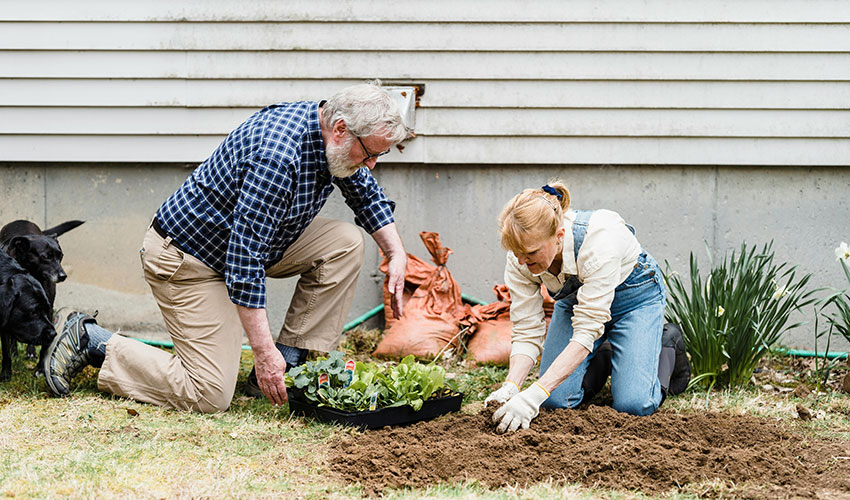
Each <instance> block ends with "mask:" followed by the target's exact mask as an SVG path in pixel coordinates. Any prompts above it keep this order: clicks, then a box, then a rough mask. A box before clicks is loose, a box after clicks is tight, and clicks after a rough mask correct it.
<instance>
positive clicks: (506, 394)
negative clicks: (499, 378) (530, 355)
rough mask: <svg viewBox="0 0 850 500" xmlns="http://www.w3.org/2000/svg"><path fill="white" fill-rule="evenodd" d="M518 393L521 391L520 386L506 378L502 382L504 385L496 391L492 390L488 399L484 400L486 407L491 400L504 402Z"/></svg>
mask: <svg viewBox="0 0 850 500" xmlns="http://www.w3.org/2000/svg"><path fill="white" fill-rule="evenodd" d="M517 393H519V386H518V385H517V383H516V382H511V381H510V380H505V381H504V382H502V387H499V388H498V389H496V390H495V391H493V392H491V393H490V395H489V396H487V399H485V400H484V408H487V404H488V403H490V402H491V401H493V402H496V403H500V404H501V403H504V402H505V401H507V400H509V399H511V398H512V397H514V396H515V395H516V394H517Z"/></svg>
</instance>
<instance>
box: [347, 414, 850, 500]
mask: <svg viewBox="0 0 850 500" xmlns="http://www.w3.org/2000/svg"><path fill="white" fill-rule="evenodd" d="M493 411H494V409H493V408H487V409H485V410H484V411H482V412H481V413H479V414H476V415H464V414H459V413H456V414H452V415H446V416H444V417H441V418H438V419H436V420H432V421H429V422H420V423H418V424H414V425H411V426H408V427H399V428H384V429H381V430H377V431H369V432H364V433H362V434H355V435H351V436H345V437H343V438H341V441H340V442H339V443H338V446H334V452H333V454H332V456H331V468H332V469H333V470H337V471H340V472H339V474H341V475H342V477H343V479H344V480H345V481H348V482H360V483H361V484H362V485H363V487H364V488H365V490H366V492H367V493H368V494H371V495H378V494H380V493H381V492H383V491H384V490H386V489H387V488H400V487H426V486H429V485H436V484H438V483H456V482H462V481H464V480H467V479H469V480H472V479H475V480H477V481H479V482H480V483H482V484H484V485H487V486H488V487H491V488H499V487H506V486H511V485H514V484H519V485H520V486H523V485H530V484H533V483H537V482H541V481H549V480H553V481H555V482H568V483H573V482H576V483H581V484H584V485H587V486H598V487H604V488H612V489H618V490H637V491H641V492H644V493H648V494H657V493H661V492H665V491H669V490H678V491H691V492H693V491H700V495H702V496H716V494H712V493H711V492H708V493H704V492H703V491H702V490H703V489H704V488H703V487H701V486H698V485H700V484H706V483H711V482H714V484H734V485H735V488H736V491H737V493H736V494H735V495H734V496H740V495H742V496H745V497H747V496H752V497H755V498H814V497H816V496H817V495H818V491H820V492H821V493H822V492H824V491H829V492H838V493H839V494H840V495H850V460H835V459H834V457H845V456H850V443H848V442H847V441H828V440H818V439H815V438H812V437H810V436H806V437H803V436H802V435H801V434H800V433H802V432H803V431H802V430H799V429H797V430H795V428H794V425H793V424H792V423H790V422H782V421H777V420H775V419H764V418H756V417H752V416H747V415H730V414H720V413H687V414H678V413H673V412H666V411H663V410H662V411H660V412H658V413H656V414H654V415H652V416H648V417H634V416H630V415H626V414H623V413H618V412H616V411H614V410H613V409H611V408H607V407H600V406H590V407H589V408H587V409H584V410H557V411H543V412H541V414H540V416H539V417H537V418H536V419H535V420H534V421H533V422H532V426H531V428H530V429H527V430H520V431H518V432H515V433H510V434H504V435H499V434H496V433H495V431H494V429H493V425H492V423H491V418H492V412H493ZM689 488H690V489H689ZM726 493H728V491H727V492H726ZM718 494H719V493H718Z"/></svg>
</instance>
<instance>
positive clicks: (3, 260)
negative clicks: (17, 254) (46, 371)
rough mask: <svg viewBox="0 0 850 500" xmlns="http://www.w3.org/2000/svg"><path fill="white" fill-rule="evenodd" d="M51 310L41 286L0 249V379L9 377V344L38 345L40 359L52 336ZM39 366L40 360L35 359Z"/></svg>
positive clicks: (10, 368)
mask: <svg viewBox="0 0 850 500" xmlns="http://www.w3.org/2000/svg"><path fill="white" fill-rule="evenodd" d="M52 314H53V310H52V308H51V307H50V304H49V303H48V302H47V294H45V293H44V289H43V288H42V287H41V284H40V283H39V282H38V281H37V280H36V279H35V278H34V277H33V276H31V275H30V274H29V273H28V272H27V271H26V269H24V268H23V267H21V265H20V264H18V262H17V261H16V260H15V259H13V258H12V257H10V256H9V254H7V253H6V252H4V251H2V250H0V343H2V354H3V360H2V366H0V380H3V381H6V380H9V379H10V378H12V358H11V356H12V342H13V341H20V342H25V343H27V344H40V345H41V356H42V357H43V356H44V355H45V353H46V352H47V346H49V345H50V342H51V341H52V340H53V338H54V337H55V336H56V331H55V330H54V329H53V323H52V321H51V316H52ZM39 366H41V360H39Z"/></svg>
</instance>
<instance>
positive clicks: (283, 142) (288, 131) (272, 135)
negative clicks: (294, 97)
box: [244, 101, 318, 156]
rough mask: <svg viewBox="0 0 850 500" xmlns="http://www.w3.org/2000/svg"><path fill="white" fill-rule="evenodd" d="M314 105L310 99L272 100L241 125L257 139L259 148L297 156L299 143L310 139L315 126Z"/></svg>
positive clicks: (265, 151)
mask: <svg viewBox="0 0 850 500" xmlns="http://www.w3.org/2000/svg"><path fill="white" fill-rule="evenodd" d="M316 105H317V103H315V102H310V101H299V102H282V103H278V104H272V105H270V106H266V107H265V108H263V109H261V110H260V111H258V112H257V113H255V114H254V115H253V116H252V117H251V118H249V119H248V120H247V121H246V122H245V124H244V125H245V126H247V127H249V128H250V129H251V130H252V134H251V135H252V136H253V137H254V138H255V139H257V140H259V142H260V143H261V147H260V148H259V150H260V151H261V152H263V153H265V154H271V155H273V156H277V155H279V154H281V153H283V154H285V155H287V156H297V155H298V154H300V150H301V146H302V143H303V142H304V141H305V140H311V136H312V135H314V133H315V132H316V130H314V129H317V127H318V123H317V121H316V116H315V113H316V111H315V109H316Z"/></svg>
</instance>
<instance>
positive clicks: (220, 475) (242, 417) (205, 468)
mask: <svg viewBox="0 0 850 500" xmlns="http://www.w3.org/2000/svg"><path fill="white" fill-rule="evenodd" d="M22 358H23V357H22V356H20V357H18V358H17V359H16V361H15V365H14V376H13V379H12V380H11V381H10V382H7V383H3V384H0V498H4V497H5V498H316V499H320V498H321V499H324V498H359V497H361V489H360V487H359V486H358V485H346V484H341V483H340V482H338V480H336V479H334V477H333V476H332V475H329V472H330V471H329V470H328V466H327V456H328V451H329V447H330V446H331V444H329V443H332V442H333V439H332V438H333V437H334V436H338V435H340V434H341V433H349V432H354V431H351V430H349V429H346V428H342V427H339V426H332V425H325V424H320V423H316V422H311V421H305V420H302V419H299V418H290V416H289V411H288V408H287V406H285V405H284V406H283V407H274V406H272V405H270V404H269V403H268V402H267V401H266V400H265V399H263V400H255V399H251V398H247V397H242V396H240V394H241V384H242V382H243V381H244V379H245V376H246V375H247V372H248V370H249V369H250V366H251V354H250V352H247V351H246V352H245V353H244V354H243V359H242V367H241V371H240V378H239V380H240V382H239V384H240V385H239V387H237V396H236V398H235V400H234V402H233V404H232V406H231V408H230V410H228V411H227V412H224V413H220V414H214V415H199V414H191V413H184V412H178V411H172V410H164V409H160V408H157V407H154V406H150V405H146V404H141V403H136V402H133V401H129V400H123V399H119V398H115V397H111V396H109V395H106V394H103V393H101V392H99V391H98V390H97V388H96V383H95V376H96V371H95V370H93V369H91V368H88V369H86V371H85V372H84V373H83V375H81V376H80V378H78V379H77V380H76V385H75V389H74V391H73V392H72V394H71V396H70V397H68V398H65V399H55V398H51V397H48V395H47V393H46V386H45V383H44V381H43V379H38V380H36V379H34V378H33V377H32V375H31V367H32V365H33V363H32V362H29V361H26V360H24V359H22ZM447 371H448V372H449V373H450V374H452V375H451V376H453V377H454V380H455V382H456V383H457V385H458V388H459V389H460V390H461V391H463V392H464V393H465V394H466V401H465V403H473V404H474V403H476V402H480V401H481V400H483V399H484V397H486V395H487V394H488V393H489V391H490V390H491V389H490V388H491V386H492V385H493V384H496V383H498V382H500V381H501V380H502V379H503V378H504V375H505V370H504V369H501V368H493V367H483V368H476V369H468V368H465V367H463V366H462V365H454V366H449V367H448V369H447ZM813 401H814V403H813ZM796 402H797V399H796V398H795V397H793V396H789V395H788V394H765V393H762V392H760V391H759V390H758V389H754V388H751V389H747V390H739V391H726V392H715V393H712V394H711V395H709V396H708V397H706V395H705V393H704V392H691V393H685V394H683V395H681V396H679V397H676V398H671V399H670V400H669V401H668V402H666V403H665V408H670V409H673V410H674V411H693V410H698V411H703V410H704V409H705V408H706V407H708V408H709V409H710V410H712V411H728V412H733V413H737V412H747V413H752V414H756V415H760V416H765V417H770V418H793V417H792V415H793V411H794V410H793V408H794V406H795V404H796ZM807 404H808V405H810V406H811V407H812V409H813V410H814V411H820V412H822V413H821V414H820V415H819V418H818V419H815V420H812V421H811V423H810V428H811V429H812V432H815V433H823V434H829V435H837V436H840V437H841V438H842V439H850V398H848V396H847V395H841V394H838V393H831V394H829V395H822V396H818V397H817V398H815V399H812V398H811V397H810V398H809V399H808V400H807ZM479 405H480V403H479ZM387 496H388V497H389V498H399V499H400V498H410V499H413V498H498V499H502V498H504V499H507V498H647V497H644V496H643V495H640V494H626V493H622V492H611V491H602V490H592V489H588V488H585V487H581V486H578V485H555V484H551V483H545V484H538V485H535V486H533V487H530V488H505V489H501V490H498V491H489V490H487V489H486V488H485V487H483V486H481V485H478V484H475V483H469V484H460V485H449V486H444V485H436V486H434V487H432V488H429V489H428V490H425V491H421V490H414V491H394V492H389V493H388V495H387ZM680 498H693V497H692V496H690V495H682V496H680Z"/></svg>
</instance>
